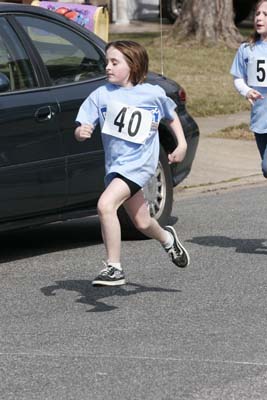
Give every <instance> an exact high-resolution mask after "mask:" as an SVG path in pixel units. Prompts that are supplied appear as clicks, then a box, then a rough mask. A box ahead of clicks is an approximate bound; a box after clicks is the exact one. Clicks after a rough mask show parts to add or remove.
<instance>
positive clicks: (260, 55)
mask: <svg viewBox="0 0 267 400" xmlns="http://www.w3.org/2000/svg"><path fill="white" fill-rule="evenodd" d="M230 72H231V74H232V75H233V76H234V77H237V78H243V79H244V81H245V83H246V84H247V85H248V86H249V87H250V88H252V89H256V90H257V91H258V92H260V93H261V94H262V96H263V97H264V99H259V100H257V101H255V103H254V105H253V106H252V107H251V120H250V129H251V130H252V131H253V132H256V133H267V118H266V112H267V42H264V41H261V40H259V41H257V42H256V43H255V44H253V45H251V44H249V43H243V44H241V46H240V47H239V49H238V51H237V53H236V56H235V58H234V61H233V64H232V67H231V71H230Z"/></svg>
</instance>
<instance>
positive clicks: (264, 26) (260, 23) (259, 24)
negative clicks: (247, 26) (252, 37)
mask: <svg viewBox="0 0 267 400" xmlns="http://www.w3.org/2000/svg"><path fill="white" fill-rule="evenodd" d="M254 26H255V30H256V31H257V33H258V34H259V35H260V37H261V40H267V1H264V2H263V3H262V4H261V5H260V6H259V7H258V8H257V10H256V12H255V17H254Z"/></svg>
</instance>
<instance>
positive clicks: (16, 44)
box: [0, 18, 37, 91]
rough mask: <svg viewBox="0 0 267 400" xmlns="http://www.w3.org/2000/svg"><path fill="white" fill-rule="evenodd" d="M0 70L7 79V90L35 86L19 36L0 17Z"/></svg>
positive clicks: (32, 73) (31, 70) (33, 75)
mask: <svg viewBox="0 0 267 400" xmlns="http://www.w3.org/2000/svg"><path fill="white" fill-rule="evenodd" d="M0 72H1V73H2V74H4V75H6V77H7V78H8V80H9V83H10V84H9V88H8V89H7V91H15V90H24V89H29V88H32V87H36V86H37V82H36V79H35V74H34V72H33V69H32V66H31V64H30V61H29V58H28V56H27V54H26V52H25V50H24V48H23V46H22V44H21V43H20V41H19V38H18V37H17V35H16V34H15V32H14V31H13V29H12V28H11V27H10V26H9V24H8V23H7V22H6V20H5V19H4V18H0Z"/></svg>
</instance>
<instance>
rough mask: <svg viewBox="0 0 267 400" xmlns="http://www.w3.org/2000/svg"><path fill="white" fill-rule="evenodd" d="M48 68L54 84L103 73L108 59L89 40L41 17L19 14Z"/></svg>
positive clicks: (79, 79)
mask: <svg viewBox="0 0 267 400" xmlns="http://www.w3.org/2000/svg"><path fill="white" fill-rule="evenodd" d="M17 19H18V20H19V22H20V23H21V24H22V25H23V27H24V29H25V31H26V32H27V34H28V35H29V37H30V38H31V40H32V42H33V43H34V45H35V47H36V49H37V50H38V52H39V54H40V56H41V58H42V60H43V63H44V64H45V66H46V67H47V70H48V73H49V76H50V78H51V82H52V84H54V85H60V84H65V83H73V82H79V81H83V80H88V79H92V78H96V77H98V76H103V74H105V59H104V56H103V55H102V54H101V52H100V51H99V50H98V49H97V48H96V47H95V46H94V45H93V44H92V43H91V45H90V44H89V42H88V40H86V39H84V38H83V37H82V36H79V35H77V34H76V33H75V32H73V31H71V30H70V29H67V28H65V27H64V26H61V25H59V24H54V23H52V22H49V21H47V20H44V19H42V18H36V17H24V16H18V17H17Z"/></svg>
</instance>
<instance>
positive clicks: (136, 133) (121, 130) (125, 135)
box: [102, 102, 153, 144]
mask: <svg viewBox="0 0 267 400" xmlns="http://www.w3.org/2000/svg"><path fill="white" fill-rule="evenodd" d="M151 127H152V113H151V112H150V111H148V110H144V109H142V108H136V107H132V106H127V105H125V104H121V103H117V102H113V103H112V104H109V105H108V107H107V112H106V116H105V122H104V125H103V128H102V133H105V134H106V135H111V136H115V137H117V138H120V139H124V140H128V141H130V142H133V143H139V144H141V143H144V141H145V140H146V139H147V138H148V137H149V136H150V135H151V134H152V133H153V132H152V130H151Z"/></svg>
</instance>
